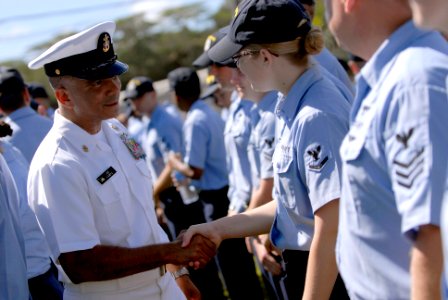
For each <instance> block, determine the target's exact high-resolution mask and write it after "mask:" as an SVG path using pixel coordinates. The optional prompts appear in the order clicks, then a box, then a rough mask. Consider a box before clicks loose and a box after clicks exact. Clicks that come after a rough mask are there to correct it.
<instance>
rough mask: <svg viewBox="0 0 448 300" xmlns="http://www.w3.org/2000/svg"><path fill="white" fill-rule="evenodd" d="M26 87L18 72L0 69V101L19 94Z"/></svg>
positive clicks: (11, 69)
mask: <svg viewBox="0 0 448 300" xmlns="http://www.w3.org/2000/svg"><path fill="white" fill-rule="evenodd" d="M25 87H26V85H25V82H24V81H23V78H22V75H20V73H19V71H17V70H16V69H13V68H9V67H4V66H1V67H0V99H4V98H6V97H8V96H11V95H16V94H20V93H22V92H23V90H24V89H25Z"/></svg>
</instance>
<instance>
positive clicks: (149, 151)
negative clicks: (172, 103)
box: [142, 105, 182, 181]
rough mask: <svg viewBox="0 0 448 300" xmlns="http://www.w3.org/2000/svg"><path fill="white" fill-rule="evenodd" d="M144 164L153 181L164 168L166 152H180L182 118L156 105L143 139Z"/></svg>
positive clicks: (166, 157)
mask: <svg viewBox="0 0 448 300" xmlns="http://www.w3.org/2000/svg"><path fill="white" fill-rule="evenodd" d="M142 146H143V150H144V151H145V153H146V164H147V165H148V168H149V170H150V171H151V176H152V178H153V181H155V180H156V179H157V178H158V177H159V176H160V173H161V172H162V171H163V169H164V168H165V163H166V161H167V159H168V153H169V152H170V151H173V152H175V153H181V152H182V120H181V119H180V118H179V117H177V116H175V115H174V114H171V113H169V112H168V111H167V107H166V106H160V105H158V106H157V107H156V108H155V110H154V111H153V113H152V115H151V118H150V121H149V123H148V127H147V132H146V135H145V137H144V139H143V145H142Z"/></svg>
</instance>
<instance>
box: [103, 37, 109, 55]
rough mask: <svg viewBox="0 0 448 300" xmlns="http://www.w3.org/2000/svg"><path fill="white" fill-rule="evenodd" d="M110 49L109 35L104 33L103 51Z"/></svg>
mask: <svg viewBox="0 0 448 300" xmlns="http://www.w3.org/2000/svg"><path fill="white" fill-rule="evenodd" d="M109 49H110V36H109V35H108V34H105V35H104V37H103V52H107V51H109Z"/></svg>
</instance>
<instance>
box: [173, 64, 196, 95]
mask: <svg viewBox="0 0 448 300" xmlns="http://www.w3.org/2000/svg"><path fill="white" fill-rule="evenodd" d="M167 78H168V82H169V85H170V89H171V90H173V91H174V92H175V93H176V94H177V95H180V96H183V95H189V94H190V92H191V90H197V89H198V88H199V89H200V81H199V77H198V74H197V73H196V71H195V70H194V69H193V68H188V67H180V68H177V69H174V70H173V71H171V72H169V73H168V76H167Z"/></svg>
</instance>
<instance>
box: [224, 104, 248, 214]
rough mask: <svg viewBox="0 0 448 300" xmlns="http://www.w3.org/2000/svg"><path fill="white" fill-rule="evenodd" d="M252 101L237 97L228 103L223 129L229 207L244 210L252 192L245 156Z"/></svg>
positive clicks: (237, 210) (236, 210)
mask: <svg viewBox="0 0 448 300" xmlns="http://www.w3.org/2000/svg"><path fill="white" fill-rule="evenodd" d="M252 106H253V102H251V101H249V100H246V99H241V98H239V99H237V100H236V101H234V102H232V104H231V105H230V111H229V112H230V113H229V116H228V118H227V121H226V124H225V129H224V141H225V147H226V161H227V170H228V172H229V191H228V193H227V195H228V197H229V200H230V205H229V209H230V210H232V211H235V212H238V213H240V212H243V211H245V210H246V208H247V206H248V203H249V200H250V195H251V192H252V183H251V177H250V164H249V158H248V156H247V145H248V144H249V138H250V132H251V126H250V110H251V108H252Z"/></svg>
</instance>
